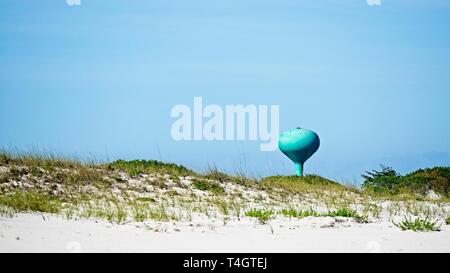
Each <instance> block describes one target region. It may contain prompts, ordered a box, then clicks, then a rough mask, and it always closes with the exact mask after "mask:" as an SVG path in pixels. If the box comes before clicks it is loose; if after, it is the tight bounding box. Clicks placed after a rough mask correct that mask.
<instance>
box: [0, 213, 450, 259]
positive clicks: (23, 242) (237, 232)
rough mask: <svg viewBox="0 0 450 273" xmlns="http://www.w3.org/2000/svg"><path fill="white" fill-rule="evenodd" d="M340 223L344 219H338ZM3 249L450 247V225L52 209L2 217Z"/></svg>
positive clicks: (273, 250)
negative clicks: (67, 214)
mask: <svg viewBox="0 0 450 273" xmlns="http://www.w3.org/2000/svg"><path fill="white" fill-rule="evenodd" d="M340 221H342V222H340ZM0 252H62V253H64V252H69V253H70V252H75V253H76V252H169V253H171V252H200V253H208V252H260V253H261V252H269V253H276V252H363V253H364V252H369V253H371V252H375V253H376V252H450V228H449V227H448V226H445V225H443V226H442V227H441V231H440V232H412V231H401V230H399V229H398V228H397V227H395V226H393V225H392V224H390V223H383V222H381V223H371V224H358V223H353V222H352V221H349V220H345V219H341V220H339V219H338V220H336V219H333V218H314V217H308V218H305V219H302V220H297V219H295V220H292V219H291V220H289V219H277V220H273V221H271V222H270V223H267V224H264V225H263V224H259V223H257V222H255V221H254V220H253V219H247V218H245V219H241V220H240V221H232V222H229V223H227V224H226V225H223V224H220V223H208V224H205V223H203V224H201V223H196V222H195V221H194V222H191V223H187V222H186V223H183V222H179V223H156V222H148V223H126V224H121V225H117V224H111V223H108V222H105V221H95V220H66V219H62V218H61V217H58V216H54V215H41V214H17V215H16V216H15V217H13V218H0Z"/></svg>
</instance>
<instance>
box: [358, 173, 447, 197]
mask: <svg viewBox="0 0 450 273" xmlns="http://www.w3.org/2000/svg"><path fill="white" fill-rule="evenodd" d="M362 177H363V178H364V183H363V188H364V190H365V191H367V192H374V193H376V194H377V193H378V194H402V193H414V194H419V195H426V194H427V192H428V191H430V190H432V191H434V192H435V193H437V194H440V195H442V196H443V197H449V194H450V167H436V168H432V169H424V170H422V169H421V170H417V171H415V172H412V173H410V174H407V175H405V176H402V175H400V174H399V173H397V172H396V171H395V170H394V169H392V168H390V167H385V166H381V171H377V170H373V171H371V172H366V174H364V175H362Z"/></svg>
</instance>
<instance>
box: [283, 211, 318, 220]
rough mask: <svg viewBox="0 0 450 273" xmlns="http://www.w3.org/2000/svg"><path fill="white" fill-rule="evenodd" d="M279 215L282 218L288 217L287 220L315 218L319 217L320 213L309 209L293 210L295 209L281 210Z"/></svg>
mask: <svg viewBox="0 0 450 273" xmlns="http://www.w3.org/2000/svg"><path fill="white" fill-rule="evenodd" d="M281 214H282V215H283V216H286V217H289V218H305V217H309V216H315V217H319V216H320V213H318V212H316V211H314V210H312V209H309V210H295V209H283V210H281Z"/></svg>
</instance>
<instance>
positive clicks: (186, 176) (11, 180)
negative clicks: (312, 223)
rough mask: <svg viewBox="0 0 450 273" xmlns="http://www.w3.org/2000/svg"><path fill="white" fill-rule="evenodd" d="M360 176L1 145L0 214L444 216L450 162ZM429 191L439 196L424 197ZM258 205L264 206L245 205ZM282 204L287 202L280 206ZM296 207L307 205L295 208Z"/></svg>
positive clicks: (141, 218) (141, 217) (162, 217)
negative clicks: (256, 174)
mask: <svg viewBox="0 0 450 273" xmlns="http://www.w3.org/2000/svg"><path fill="white" fill-rule="evenodd" d="M125 173H127V174H129V176H131V177H133V179H129V177H128V175H124V174H125ZM144 174H148V175H144ZM363 177H364V178H365V181H364V185H363V190H361V189H358V188H355V187H349V186H344V185H341V184H339V183H337V182H335V181H332V180H329V179H326V178H323V177H320V176H317V175H306V176H304V177H298V176H272V177H266V178H263V179H261V180H256V179H251V178H247V177H245V176H244V175H238V176H233V175H229V174H226V173H223V172H220V171H219V170H218V169H217V168H211V169H209V170H208V171H207V172H206V173H204V174H197V173H194V172H193V171H191V170H189V169H187V168H185V167H183V166H180V165H176V164H166V163H163V162H159V161H155V160H133V161H124V160H117V161H114V162H112V163H95V161H94V160H93V161H90V162H82V161H79V160H76V159H66V158H62V157H58V156H54V155H51V154H44V155H42V154H36V153H35V154H33V153H31V154H12V153H6V152H1V151H0V216H11V215H14V213H17V212H31V211H34V212H44V213H58V214H60V215H63V216H65V217H66V218H74V217H79V218H91V217H93V218H100V219H106V220H108V221H111V222H116V223H123V222H126V221H130V220H131V221H136V222H143V221H147V220H157V221H171V220H180V219H183V220H188V221H189V219H192V214H193V213H201V214H204V215H206V216H207V217H217V218H219V219H221V220H223V221H224V223H226V222H227V221H229V220H230V219H232V217H237V218H238V219H240V217H241V216H243V215H246V216H249V217H255V218H258V219H259V220H260V221H261V222H262V223H265V222H267V221H268V220H270V219H271V218H273V217H275V216H276V215H284V216H286V217H291V218H304V217H309V216H313V217H326V216H329V217H348V218H353V219H356V221H358V222H361V223H365V222H367V221H368V217H367V216H366V215H370V216H371V217H375V218H379V217H383V215H386V214H388V215H389V219H390V221H392V219H393V217H394V216H398V215H411V216H415V217H424V216H427V215H428V216H433V218H436V219H443V220H444V222H446V223H447V224H448V223H449V221H450V220H449V217H448V200H449V199H448V188H449V186H448V184H449V168H448V167H447V168H444V167H439V168H433V169H425V170H418V171H416V172H413V173H411V174H408V175H405V176H402V175H400V174H398V173H397V172H396V171H395V170H393V169H392V168H385V167H383V168H382V170H381V171H372V172H367V173H366V174H365V175H364V176H363ZM193 189H197V190H200V191H204V192H208V193H209V194H207V195H205V194H204V193H202V192H199V191H197V190H193ZM225 189H226V190H225ZM430 190H432V191H434V192H435V193H437V194H439V195H440V196H441V197H443V198H440V199H437V200H436V198H435V199H431V198H429V197H427V196H426V195H427V194H428V193H429V191H430ZM385 200H387V201H389V203H388V205H387V207H386V206H385V207H384V208H383V205H382V203H381V202H383V201H385ZM421 200H425V201H427V202H420V201H421ZM255 207H256V208H265V209H264V210H261V209H252V210H249V208H255ZM285 207H288V208H289V209H283V210H281V208H285ZM298 207H301V208H305V207H306V208H310V209H307V210H296V209H293V208H298ZM350 208H352V209H350ZM316 210H320V211H321V212H318V211H316ZM382 212H383V213H382ZM384 212H386V214H385V213H384ZM380 215H381V216H380ZM427 221H428V220H427ZM427 221H422V222H421V221H420V219H419V220H416V222H415V221H409V222H408V221H404V222H402V223H400V224H398V225H399V226H402V227H404V228H411V229H420V228H421V227H420V226H425V228H426V226H429V225H430V223H432V222H429V221H428V222H427Z"/></svg>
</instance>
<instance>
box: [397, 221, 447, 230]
mask: <svg viewBox="0 0 450 273" xmlns="http://www.w3.org/2000/svg"><path fill="white" fill-rule="evenodd" d="M394 225H395V226H397V227H398V228H400V229H401V230H403V231H406V230H412V231H415V232H427V231H440V226H439V225H438V221H430V220H429V219H428V217H426V218H424V219H421V218H416V219H414V220H411V218H405V219H404V220H403V221H402V222H400V223H394Z"/></svg>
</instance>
